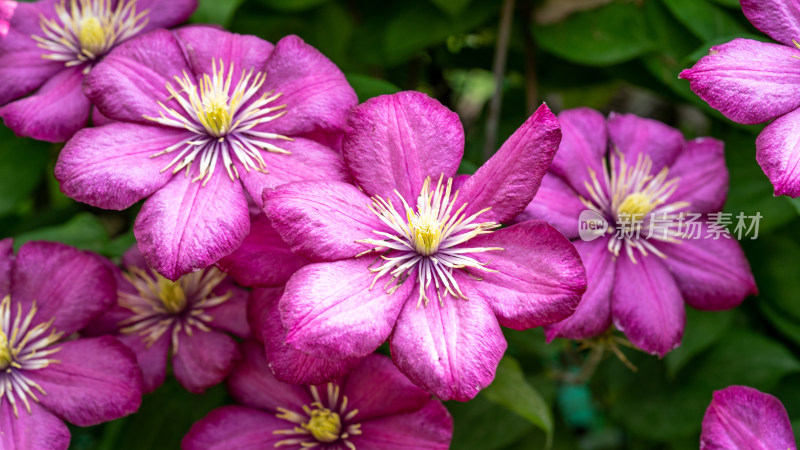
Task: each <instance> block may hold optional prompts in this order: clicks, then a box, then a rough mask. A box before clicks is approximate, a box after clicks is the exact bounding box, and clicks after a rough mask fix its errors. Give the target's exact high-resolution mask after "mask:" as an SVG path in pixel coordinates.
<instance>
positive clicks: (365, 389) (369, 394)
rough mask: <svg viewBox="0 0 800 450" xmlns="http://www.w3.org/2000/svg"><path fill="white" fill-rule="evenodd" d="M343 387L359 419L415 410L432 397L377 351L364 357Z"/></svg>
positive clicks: (369, 419)
mask: <svg viewBox="0 0 800 450" xmlns="http://www.w3.org/2000/svg"><path fill="white" fill-rule="evenodd" d="M343 389H344V390H345V391H346V392H347V397H348V398H349V400H350V401H351V402H353V404H354V405H358V419H359V420H363V421H371V420H372V419H377V418H381V417H385V416H389V415H392V414H399V413H404V412H413V411H417V410H419V409H420V408H422V407H424V406H425V404H426V403H428V401H429V400H430V399H431V394H430V393H428V392H425V391H423V390H422V389H419V388H418V387H416V386H415V385H414V384H413V383H412V382H411V381H410V380H409V379H408V378H407V377H406V376H405V375H403V374H402V373H400V371H398V370H397V367H395V366H394V364H392V361H391V360H390V359H388V358H385V357H383V356H380V355H369V356H367V357H366V358H364V360H363V361H362V362H361V365H359V366H358V368H357V369H356V370H354V371H353V373H351V374H350V375H349V376H348V377H347V382H346V383H345V385H344V386H343ZM436 403H437V404H439V403H438V402H436ZM439 405H441V404H439Z"/></svg>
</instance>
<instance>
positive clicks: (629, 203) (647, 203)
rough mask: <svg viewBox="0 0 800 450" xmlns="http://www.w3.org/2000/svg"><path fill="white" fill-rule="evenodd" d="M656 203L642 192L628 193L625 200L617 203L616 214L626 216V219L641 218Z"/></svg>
mask: <svg viewBox="0 0 800 450" xmlns="http://www.w3.org/2000/svg"><path fill="white" fill-rule="evenodd" d="M655 206H656V205H654V204H653V202H652V199H651V198H650V196H649V195H647V194H644V193H642V192H634V193H632V194H628V196H627V197H625V200H623V201H622V203H621V204H620V205H619V209H618V210H617V215H618V216H623V217H626V218H627V219H628V220H641V219H643V218H644V216H646V215H647V213H649V212H650V211H652V210H653V208H654V207H655Z"/></svg>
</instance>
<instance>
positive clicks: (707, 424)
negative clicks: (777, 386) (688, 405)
mask: <svg viewBox="0 0 800 450" xmlns="http://www.w3.org/2000/svg"><path fill="white" fill-rule="evenodd" d="M761 449H780V450H784V449H785V450H797V445H796V444H795V441H794V435H793V434H792V424H791V423H789V415H788V414H786V409H785V408H784V407H783V404H781V401H780V400H778V399H777V398H775V397H773V396H772V395H769V394H765V393H763V392H760V391H758V390H757V389H753V388H751V387H747V386H728V387H727V388H725V389H723V390H721V391H716V392H714V398H713V399H712V400H711V404H710V405H708V409H707V410H706V415H705V417H703V433H702V434H701V435H700V450H761Z"/></svg>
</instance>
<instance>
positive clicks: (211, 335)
mask: <svg viewBox="0 0 800 450" xmlns="http://www.w3.org/2000/svg"><path fill="white" fill-rule="evenodd" d="M239 358H241V353H240V351H239V346H238V344H237V343H236V341H234V340H233V338H232V337H230V336H228V335H227V334H225V333H221V332H219V331H213V330H212V331H201V330H197V329H194V330H192V331H191V334H187V333H186V331H181V332H179V333H178V338H177V346H175V347H173V349H172V369H173V371H174V372H175V378H177V379H178V381H179V382H180V383H181V385H183V387H185V388H186V389H187V390H188V391H189V392H194V393H197V394H199V393H202V392H203V391H205V390H206V389H207V388H209V387H211V386H214V385H215V384H218V383H220V382H221V381H222V380H224V379H225V377H226V376H228V374H229V373H230V371H231V369H232V368H233V366H234V364H235V363H236V361H237V360H238V359H239Z"/></svg>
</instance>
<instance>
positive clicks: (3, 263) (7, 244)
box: [0, 238, 14, 297]
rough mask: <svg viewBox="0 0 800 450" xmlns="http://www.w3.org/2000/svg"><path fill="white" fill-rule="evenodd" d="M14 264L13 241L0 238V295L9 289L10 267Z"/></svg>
mask: <svg viewBox="0 0 800 450" xmlns="http://www.w3.org/2000/svg"><path fill="white" fill-rule="evenodd" d="M13 266H14V241H13V240H12V239H11V238H6V239H2V240H0V297H5V296H6V294H8V293H9V292H10V291H11V268H12V267H13Z"/></svg>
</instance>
